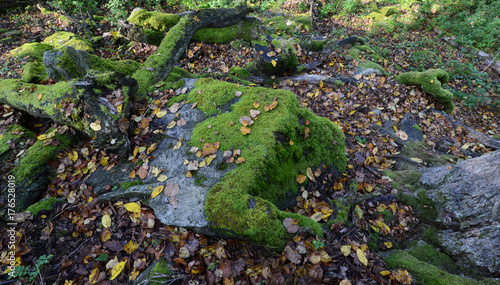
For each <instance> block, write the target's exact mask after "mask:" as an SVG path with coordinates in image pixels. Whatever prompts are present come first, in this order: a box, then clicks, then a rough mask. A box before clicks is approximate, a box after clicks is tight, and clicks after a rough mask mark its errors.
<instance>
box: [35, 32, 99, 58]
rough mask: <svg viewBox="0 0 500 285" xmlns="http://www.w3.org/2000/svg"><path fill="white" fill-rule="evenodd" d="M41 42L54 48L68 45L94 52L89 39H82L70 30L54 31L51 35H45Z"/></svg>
mask: <svg viewBox="0 0 500 285" xmlns="http://www.w3.org/2000/svg"><path fill="white" fill-rule="evenodd" d="M43 43H44V44H47V45H51V46H53V47H55V48H60V47H63V46H68V47H73V48H75V49H78V50H84V51H86V52H90V53H93V52H94V48H93V47H92V44H91V43H90V42H89V41H87V40H84V39H82V38H81V37H79V36H77V35H75V34H73V33H70V32H55V33H54V34H52V35H51V36H49V37H47V38H46V39H45V40H44V41H43Z"/></svg>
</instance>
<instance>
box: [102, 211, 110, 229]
mask: <svg viewBox="0 0 500 285" xmlns="http://www.w3.org/2000/svg"><path fill="white" fill-rule="evenodd" d="M101 224H102V226H103V227H104V228H109V227H111V217H110V216H109V214H108V213H105V214H104V215H103V216H102V219H101Z"/></svg>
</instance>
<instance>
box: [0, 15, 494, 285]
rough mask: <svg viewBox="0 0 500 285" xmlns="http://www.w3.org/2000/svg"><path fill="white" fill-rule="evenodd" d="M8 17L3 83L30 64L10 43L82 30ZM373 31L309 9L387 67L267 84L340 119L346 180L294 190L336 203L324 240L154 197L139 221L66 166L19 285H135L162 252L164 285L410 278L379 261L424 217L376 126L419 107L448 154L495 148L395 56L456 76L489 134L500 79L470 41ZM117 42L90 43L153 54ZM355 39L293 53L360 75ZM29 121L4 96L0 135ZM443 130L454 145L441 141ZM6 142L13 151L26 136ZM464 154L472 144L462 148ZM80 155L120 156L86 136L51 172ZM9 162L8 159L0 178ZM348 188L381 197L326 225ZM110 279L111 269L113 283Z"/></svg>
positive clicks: (463, 97)
mask: <svg viewBox="0 0 500 285" xmlns="http://www.w3.org/2000/svg"><path fill="white" fill-rule="evenodd" d="M1 16H2V17H1V18H0V29H2V28H5V29H8V30H19V31H21V33H20V34H19V35H15V36H14V40H13V41H11V42H0V55H1V57H0V78H3V79H7V78H20V76H21V73H22V70H21V65H22V62H17V61H15V60H13V59H11V58H9V57H8V56H7V54H8V52H9V51H10V50H12V49H14V48H16V47H18V46H20V45H22V44H24V43H28V42H32V41H33V40H36V41H43V39H44V38H45V37H47V36H49V35H51V34H52V33H53V32H55V31H58V30H68V31H73V32H77V33H79V34H80V35H82V36H84V33H83V31H78V30H77V29H76V28H74V27H72V26H71V24H70V25H64V24H62V23H61V22H60V21H59V20H58V19H57V18H55V17H54V16H52V15H42V14H41V13H40V12H39V11H38V10H37V9H31V10H28V11H27V12H13V13H8V14H7V13H6V14H3V15H1ZM370 28H371V23H370V22H369V21H368V22H367V20H365V19H363V18H360V17H357V16H355V15H353V16H349V17H339V16H334V17H332V18H325V19H315V22H314V33H315V34H317V35H322V36H324V37H326V38H328V39H332V38H333V39H336V40H341V39H343V38H347V37H349V36H353V35H356V36H361V37H365V38H366V39H367V40H368V42H367V44H368V45H369V46H370V47H371V48H372V49H374V50H375V51H377V52H378V53H379V54H380V55H382V56H383V57H384V58H385V59H386V60H385V61H383V62H380V64H381V65H383V66H384V68H385V70H386V71H387V72H388V73H389V76H375V75H369V76H363V77H362V78H360V82H359V83H358V84H344V85H342V86H337V85H333V84H323V83H320V84H310V83H307V82H293V81H283V82H281V83H278V84H275V85H272V86H266V87H269V88H282V89H286V90H290V91H291V92H293V93H294V94H295V95H296V96H297V98H298V100H299V101H300V103H301V104H302V106H304V107H307V108H309V109H310V110H311V111H313V112H314V113H315V114H317V115H318V116H323V117H326V118H329V119H330V120H331V121H333V122H335V123H336V124H338V125H339V126H340V127H341V129H342V131H343V132H344V134H345V136H346V154H347V158H348V168H347V170H346V172H345V173H344V175H343V176H342V177H341V178H340V180H338V181H333V180H332V177H333V174H325V175H322V176H319V177H316V181H317V182H313V181H309V182H307V184H306V185H305V186H304V188H303V189H302V195H301V196H298V197H297V205H296V206H295V207H294V208H293V209H290V211H295V212H297V213H300V214H302V215H305V216H313V215H314V214H315V213H317V212H322V213H330V214H331V216H330V215H323V216H322V218H321V219H320V223H321V224H322V225H324V229H325V238H324V239H321V238H318V237H316V236H311V235H309V234H307V233H299V234H297V236H295V237H294V238H293V239H292V240H291V241H289V242H288V244H287V248H288V249H286V250H284V251H283V252H282V253H275V252H272V251H270V250H268V249H266V248H262V247H256V246H253V245H250V244H248V243H246V242H243V241H238V240H233V239H215V238H211V237H206V236H203V235H200V234H196V233H194V232H192V231H189V230H186V229H182V228H176V227H171V226H164V225H161V224H160V223H159V221H157V220H156V218H155V215H154V213H153V211H152V210H151V209H149V208H148V207H146V206H143V207H142V213H141V219H140V221H136V222H134V221H133V220H132V219H131V218H130V217H129V213H128V212H127V211H126V210H125V209H124V207H121V205H122V204H125V203H127V202H128V201H122V202H121V203H122V204H119V203H115V204H113V203H110V202H107V203H103V204H100V203H97V202H96V201H95V200H94V197H95V195H94V194H93V192H92V190H91V189H90V188H88V187H85V186H82V185H83V184H84V181H85V179H87V178H88V176H89V175H90V173H87V174H84V173H82V171H80V169H78V168H72V167H69V166H68V167H66V169H65V170H64V172H62V173H59V174H58V176H57V177H56V178H55V179H54V180H53V181H52V183H51V185H50V186H49V189H48V192H47V196H54V197H59V198H62V199H63V200H64V201H65V202H64V203H59V204H57V205H56V207H55V208H54V209H53V210H52V211H45V212H41V213H40V214H39V215H36V216H34V217H33V218H31V219H26V220H25V221H24V222H23V223H22V224H20V228H21V231H19V235H18V238H19V239H18V248H19V249H18V257H19V259H18V262H19V265H20V266H23V267H24V269H25V271H24V274H23V275H22V276H20V277H19V278H18V279H19V280H21V282H22V284H29V283H33V284H45V283H47V284H54V283H57V284H84V283H85V284H128V283H131V281H133V280H134V279H135V278H136V277H137V276H138V274H139V273H140V272H142V271H143V270H144V269H145V268H146V267H147V266H148V265H150V264H151V263H152V262H153V261H154V260H156V259H158V258H159V257H161V256H163V257H165V258H166V259H168V260H170V261H171V264H172V269H173V271H174V272H175V273H174V274H172V275H170V276H169V277H168V280H169V282H170V281H171V283H165V284H174V283H175V284H181V283H182V284H218V283H224V284H272V283H276V284H285V283H286V284H296V283H298V284H338V283H341V282H343V283H341V284H349V283H348V282H351V283H352V284H358V282H361V283H359V284H382V283H385V284H391V283H392V284H399V283H401V284H411V283H412V281H411V275H410V274H409V273H408V272H407V271H405V270H399V269H397V268H396V269H392V268H388V267H387V265H386V264H385V263H384V262H383V259H382V258H381V256H383V252H384V251H387V250H389V249H394V248H398V247H400V244H402V243H403V244H404V242H405V240H408V239H412V238H414V237H418V230H417V229H418V224H419V221H418V219H417V218H416V217H415V214H414V212H413V210H412V208H411V207H409V206H407V205H405V204H404V203H403V202H402V201H400V200H399V199H398V198H397V193H398V191H399V190H398V189H395V188H394V186H393V185H392V184H391V180H390V179H389V178H388V177H387V176H386V174H385V173H384V172H383V170H387V169H391V167H393V165H394V163H395V160H394V157H395V156H396V155H397V154H398V153H399V152H400V151H401V149H400V148H399V147H398V145H397V144H396V143H395V142H394V140H393V139H392V138H390V137H388V136H386V135H382V134H380V133H379V132H377V131H376V129H375V128H374V127H373V124H375V125H381V124H383V122H385V121H389V120H392V121H393V122H395V123H398V122H399V121H400V120H401V119H402V118H403V115H404V114H406V113H411V114H413V115H414V116H413V119H414V120H415V121H416V122H417V124H418V125H419V127H420V128H421V130H422V132H423V133H424V135H425V137H424V140H425V143H426V144H427V145H428V146H429V147H430V148H436V147H439V146H441V151H444V152H447V153H449V154H452V155H454V156H455V157H456V158H459V159H467V158H470V157H471V156H470V154H473V155H478V156H479V155H481V154H484V153H487V152H489V151H492V150H491V149H489V148H487V147H485V146H484V145H482V144H481V143H478V142H477V141H476V140H475V139H474V138H473V137H472V136H470V135H469V133H468V132H467V130H466V129H464V128H463V127H456V128H455V127H453V126H452V125H451V123H450V122H449V121H447V119H446V118H445V117H444V116H443V115H442V114H441V113H439V112H437V111H436V110H435V109H439V105H438V104H437V103H435V102H434V99H433V98H432V97H431V96H430V95H429V94H425V93H424V92H423V91H421V90H419V89H417V88H410V87H409V86H405V85H402V84H399V83H398V82H397V81H396V80H395V75H397V74H399V73H400V72H401V71H400V70H398V69H397V68H396V66H400V67H402V69H403V70H402V71H411V70H419V71H421V70H426V69H430V68H443V69H444V70H446V71H448V72H449V73H450V75H451V76H450V81H449V82H448V83H447V86H446V88H447V89H449V90H452V91H454V92H457V93H456V94H460V96H457V97H456V98H454V103H455V106H456V108H455V110H454V111H453V112H452V113H451V116H452V117H454V118H455V119H457V120H458V121H461V122H463V123H464V124H465V125H467V126H469V127H471V128H473V129H476V130H479V131H481V132H483V133H485V134H488V135H500V133H499V129H500V115H499V114H500V111H499V110H500V106H499V102H500V94H499V93H498V89H497V88H499V87H500V85H499V83H498V82H499V76H498V74H496V73H494V72H493V71H491V69H486V64H485V63H484V62H482V61H479V60H478V59H477V58H475V57H474V56H471V55H469V54H468V53H466V52H464V48H463V47H453V46H451V45H449V44H447V43H446V42H444V41H441V40H439V36H438V35H437V34H436V32H435V31H434V30H433V29H428V28H427V27H425V26H423V27H422V28H421V29H419V30H410V31H407V32H404V33H398V34H397V35H396V34H393V33H385V32H384V31H383V30H380V31H378V32H377V33H370ZM114 29H116V28H114V27H113V26H111V25H110V23H108V22H106V21H102V22H100V23H99V25H98V26H96V27H95V28H93V29H92V32H93V33H94V36H101V35H102V34H103V33H105V32H109V31H111V30H114ZM299 33H303V34H306V33H308V32H306V31H304V30H302V31H299ZM296 36H297V37H300V36H301V35H300V34H298V35H296ZM120 44H123V43H121V42H120V41H118V42H115V41H114V40H113V38H109V37H108V38H107V39H105V40H104V41H103V42H102V43H101V44H100V45H99V46H98V47H97V48H96V54H97V55H99V56H101V57H106V58H112V57H116V58H120V59H133V60H137V61H143V60H145V59H146V58H147V57H148V56H149V55H150V54H151V53H152V52H154V50H155V47H153V46H147V45H145V44H135V45H134V46H133V48H132V49H130V50H124V49H123V48H121V46H120ZM347 48H349V47H345V48H341V49H338V50H335V51H334V52H332V53H331V54H328V55H320V54H318V53H304V54H302V55H300V56H299V61H300V63H308V62H312V61H314V60H320V61H321V62H322V64H321V65H320V66H318V67H316V68H315V69H313V70H311V71H308V73H309V74H321V75H327V76H332V77H337V76H339V75H344V76H349V77H352V76H353V73H354V71H355V70H356V66H355V65H356V64H357V62H356V61H347V60H346V59H345V57H344V56H343V55H345V54H346V50H345V49H347ZM251 60H252V51H251V50H250V49H249V48H242V49H239V50H237V49H235V48H234V47H232V46H231V44H229V43H228V44H207V43H199V42H192V43H191V44H190V46H189V50H188V51H187V53H186V56H185V57H184V58H183V59H182V60H181V61H180V62H179V65H180V66H181V67H183V68H186V69H187V70H188V71H189V72H191V73H194V74H205V76H209V77H214V78H217V79H219V80H229V77H228V74H227V72H228V69H229V68H230V67H232V66H240V67H244V66H245V65H246V64H247V63H248V62H249V61H251ZM483 70H485V71H484V72H483ZM47 83H50V82H47ZM263 86H264V85H263ZM174 93H175V90H171V91H170V92H168V93H167V94H166V95H167V97H168V96H172V95H173V94H174ZM147 104H148V103H146V102H138V103H137V106H136V110H139V111H141V110H145V109H147ZM376 110H379V111H376ZM139 111H138V112H139ZM136 115H137V116H141V115H142V114H140V113H137V114H136ZM26 122H28V123H29V124H30V126H29V127H30V128H31V129H32V130H34V131H35V132H36V133H37V134H41V133H43V132H44V131H45V130H47V129H48V128H49V127H51V126H52V125H53V123H52V122H50V121H43V120H40V119H34V118H32V117H27V116H26V115H25V114H23V113H21V112H19V111H17V110H15V109H12V108H11V107H9V106H6V105H3V106H0V133H2V132H3V131H4V130H5V128H6V127H7V126H9V125H11V124H14V123H26ZM152 136H154V134H153V133H150V134H147V135H134V137H132V139H131V143H132V148H135V147H148V141H149V139H150V138H151V137H152ZM443 140H446V141H448V142H451V143H450V144H448V145H446V146H444V145H443ZM31 143H33V142H31ZM28 144H29V143H28ZM443 146H444V147H445V148H446V149H443V148H442V147H443ZM12 147H13V148H14V149H15V151H16V152H17V153H19V152H21V151H22V149H23V148H25V147H26V146H22V147H21V146H12ZM463 150H468V151H469V152H467V154H468V155H465V154H464V151H463ZM75 152H76V153H77V157H78V156H79V157H80V158H82V159H83V160H84V162H87V163H90V162H100V163H102V164H103V159H102V158H105V159H104V160H105V161H106V164H107V165H108V166H113V165H115V164H116V163H117V162H116V161H115V160H114V159H115V158H114V157H113V156H112V155H108V154H106V153H104V152H99V151H96V150H94V149H92V147H91V146H90V143H89V141H82V142H81V143H80V144H78V145H77V146H75V148H74V149H68V150H67V152H65V153H62V154H60V155H59V157H60V159H59V160H58V161H55V162H54V163H53V165H54V166H55V167H56V168H57V167H58V166H59V165H60V163H61V161H64V160H65V159H66V160H67V159H68V158H69V159H72V158H74V153H75ZM85 157H87V158H88V161H86V160H85V159H84V158H85ZM13 163H14V162H12V163H11V164H9V165H5V166H3V170H2V171H1V173H2V175H3V174H5V173H7V171H8V170H9V169H10V168H11V167H12V166H13ZM313 172H314V169H313ZM352 192H357V193H358V195H359V196H360V195H363V194H367V193H380V195H378V196H373V197H369V198H367V199H359V200H356V201H351V203H352V205H351V207H350V210H349V212H348V213H347V217H346V218H347V219H346V222H344V223H342V222H340V223H334V224H332V225H331V226H330V228H327V227H326V224H327V221H328V220H330V219H333V218H335V216H336V215H337V214H338V208H336V207H335V206H334V205H332V203H331V201H330V200H329V199H335V198H339V197H343V196H349V193H352ZM104 210H110V212H112V213H113V214H112V215H111V218H112V223H113V226H112V227H111V230H102V229H101V228H100V224H101V221H102V217H103V216H102V212H103V211H104ZM142 217H144V219H143V218H142ZM323 218H324V219H323ZM7 245H8V242H7V234H6V233H5V231H3V232H2V243H1V244H0V251H1V254H2V255H1V259H2V260H4V259H5V254H6V252H7ZM346 246H347V247H346ZM186 249H188V251H187V252H186ZM359 249H362V250H359ZM48 256H50V258H47V257H48ZM49 260H50V261H49ZM125 260H126V263H125V266H124V268H122V269H121V270H118V269H115V268H116V264H118V261H125ZM37 267H39V269H40V270H38V269H37ZM5 270H6V267H5V264H3V265H2V267H1V271H2V272H4V273H5V272H6V271H5ZM113 275H116V276H115V277H116V278H115V279H114V280H113V281H109V280H110V278H111V276H113ZM0 280H4V281H5V280H6V279H5V275H4V276H0ZM87 282H89V283H87ZM2 284H4V283H2ZM19 284H21V283H19Z"/></svg>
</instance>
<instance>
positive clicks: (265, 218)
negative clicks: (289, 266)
mask: <svg viewBox="0 0 500 285" xmlns="http://www.w3.org/2000/svg"><path fill="white" fill-rule="evenodd" d="M197 90H201V92H198V91H197ZM235 91H241V92H242V93H243V95H242V96H241V97H240V98H237V97H236V96H235V95H234V93H235ZM273 98H277V102H278V105H277V107H276V108H275V109H273V110H271V111H269V112H265V111H264V106H266V105H269V104H271V103H272V101H273ZM188 100H189V101H190V102H198V105H197V107H198V108H199V109H200V110H201V111H203V112H205V113H206V114H207V115H212V114H219V115H218V116H212V117H209V118H208V119H206V120H205V121H204V122H202V123H199V124H198V125H197V126H196V128H195V129H194V131H193V136H192V139H191V141H190V144H192V145H196V146H198V147H200V148H201V147H202V143H201V140H204V141H205V142H217V141H219V142H220V148H219V149H220V150H228V149H231V148H233V149H236V148H239V149H241V150H242V154H241V156H243V157H245V159H246V161H245V162H244V163H242V164H240V165H238V167H237V168H236V169H234V170H231V171H229V172H228V173H227V174H226V176H225V177H224V178H223V179H222V181H221V182H220V183H218V184H216V185H215V186H213V187H212V189H211V190H210V192H209V195H208V196H207V200H206V201H207V203H206V207H205V213H206V215H207V219H208V220H209V221H210V222H211V223H212V224H213V227H214V228H223V229H229V230H231V231H234V232H235V233H236V235H239V236H243V237H246V238H249V239H251V240H252V241H254V242H256V243H259V244H269V245H271V246H275V247H279V246H282V245H283V244H284V240H285V239H284V238H285V237H286V236H287V234H286V231H285V229H284V227H283V226H282V225H281V220H282V218H283V217H294V218H296V219H299V220H300V221H301V222H300V225H301V226H306V227H308V228H309V229H311V230H313V231H314V232H315V233H316V234H318V235H322V230H321V227H320V226H319V225H318V224H316V223H315V222H313V221H312V220H310V219H308V218H305V217H302V216H300V215H296V214H292V213H286V212H283V211H280V210H278V208H277V206H276V204H279V203H280V202H282V200H283V199H285V198H287V195H293V197H295V195H296V191H297V188H298V185H297V182H296V181H295V180H296V177H297V175H298V174H299V173H304V172H305V169H306V168H307V167H308V166H318V165H323V164H325V165H327V166H335V167H336V168H337V169H339V170H341V171H343V170H344V169H345V166H346V159H345V156H344V136H343V134H342V132H341V131H340V130H339V128H338V127H337V126H336V125H335V124H333V123H332V122H330V121H329V120H328V119H326V118H322V117H317V116H315V115H314V114H313V113H312V112H310V111H309V110H307V109H305V108H301V107H300V104H299V102H298V101H297V99H296V97H295V95H294V94H292V93H290V92H287V91H283V90H270V89H266V88H250V87H243V86H240V87H236V85H234V84H230V83H226V82H219V81H215V80H211V79H199V80H198V81H197V82H196V84H195V88H194V90H192V91H191V92H190V93H189V95H188ZM255 101H258V102H259V103H260V107H259V108H258V110H259V111H260V112H261V114H260V115H259V116H258V119H256V120H255V123H254V124H253V125H252V126H250V129H251V133H250V134H248V135H243V134H242V133H241V132H240V128H241V126H238V125H239V123H236V125H233V126H229V122H230V121H234V122H238V120H239V118H240V117H241V116H243V115H249V111H250V109H254V107H253V104H254V102H255ZM228 104H229V105H231V104H232V105H231V107H230V110H228V109H227V107H226V106H227V105H228ZM225 110H227V112H224V111H225ZM306 119H307V120H309V122H310V124H309V126H308V128H309V129H310V137H311V138H314V139H311V138H306V139H304V128H305V125H301V124H300V123H299V121H303V122H304V121H305V120H306ZM208 125H211V128H210V129H208V128H207V127H208ZM214 133H217V135H215V134H214ZM290 140H291V141H293V143H294V144H293V145H291V144H290ZM334 140H335V141H336V142H338V144H336V145H335V144H332V141H334ZM276 169H280V171H279V172H277V171H276ZM249 205H253V208H252V207H250V206H249Z"/></svg>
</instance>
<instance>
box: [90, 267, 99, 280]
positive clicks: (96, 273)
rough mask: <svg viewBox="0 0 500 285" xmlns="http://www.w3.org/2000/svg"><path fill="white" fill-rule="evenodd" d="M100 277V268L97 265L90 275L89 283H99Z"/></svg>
mask: <svg viewBox="0 0 500 285" xmlns="http://www.w3.org/2000/svg"><path fill="white" fill-rule="evenodd" d="M98 279H99V269H98V268H97V267H96V268H94V270H92V272H90V275H89V283H90V284H95V283H97V280H98Z"/></svg>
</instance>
